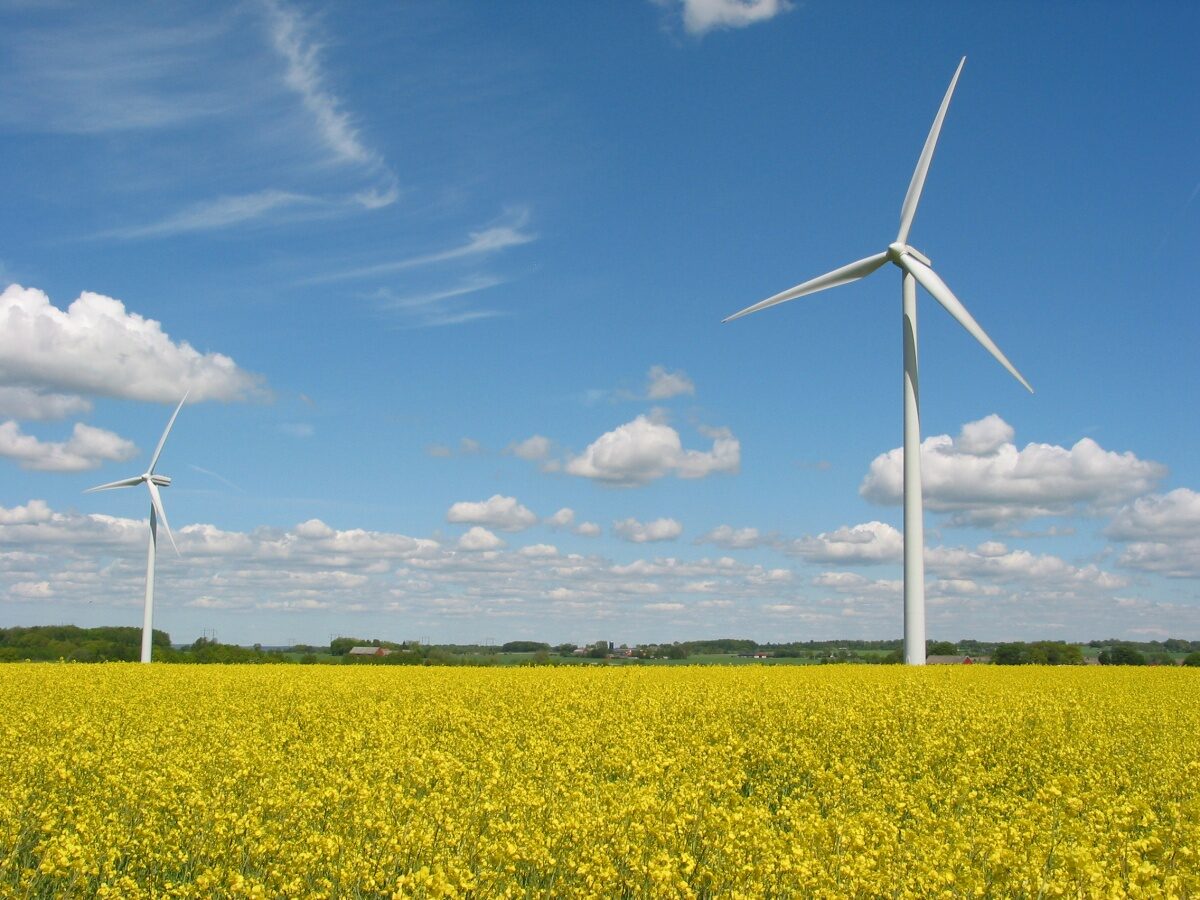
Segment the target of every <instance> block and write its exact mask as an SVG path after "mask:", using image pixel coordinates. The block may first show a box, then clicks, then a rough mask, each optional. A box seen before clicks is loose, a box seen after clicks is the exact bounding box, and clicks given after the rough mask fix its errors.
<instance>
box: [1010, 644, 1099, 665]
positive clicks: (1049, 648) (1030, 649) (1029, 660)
mask: <svg viewBox="0 0 1200 900" xmlns="http://www.w3.org/2000/svg"><path fill="white" fill-rule="evenodd" d="M992 662H993V663H994V664H996V665H998V666H1028V665H1034V666H1082V665H1083V651H1082V650H1080V649H1079V646H1078V645H1077V644H1068V643H1066V642H1064V641H1034V642H1033V643H1031V644H1026V643H1024V642H1021V641H1017V642H1014V643H1008V644H997V645H996V648H995V649H994V650H993V651H992Z"/></svg>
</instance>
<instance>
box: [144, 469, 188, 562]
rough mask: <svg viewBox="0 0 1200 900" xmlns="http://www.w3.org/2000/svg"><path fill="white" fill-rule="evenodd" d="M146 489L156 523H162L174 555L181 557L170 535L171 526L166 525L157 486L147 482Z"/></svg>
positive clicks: (172, 536)
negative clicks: (148, 491) (156, 519)
mask: <svg viewBox="0 0 1200 900" xmlns="http://www.w3.org/2000/svg"><path fill="white" fill-rule="evenodd" d="M146 487H148V488H150V503H151V505H152V506H153V507H154V514H155V515H156V516H158V521H159V522H161V523H162V527H163V529H164V530H165V531H166V532H167V537H168V538H170V539H171V546H172V547H174V548H175V555H176V556H182V555H183V554H182V553H180V552H179V545H178V544H176V543H175V536H174V535H172V534H171V526H170V525H168V524H167V514H166V512H165V511H164V510H163V505H162V496H161V495H160V494H159V493H158V485H157V484H155V483H154V482H153V481H147V482H146Z"/></svg>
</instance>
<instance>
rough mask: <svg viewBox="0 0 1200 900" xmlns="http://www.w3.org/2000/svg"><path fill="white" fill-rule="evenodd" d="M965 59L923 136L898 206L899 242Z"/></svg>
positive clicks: (909, 224)
mask: <svg viewBox="0 0 1200 900" xmlns="http://www.w3.org/2000/svg"><path fill="white" fill-rule="evenodd" d="M966 61H967V58H966V57H965V56H964V57H963V58H962V59H961V60H960V61H959V63H958V68H957V69H955V70H954V77H953V78H951V79H950V87H948V88H947V89H946V96H945V97H943V98H942V105H941V108H939V109H938V112H937V116H935V117H934V120H933V127H932V128H930V129H929V137H927V138H925V147H924V149H923V150H922V151H921V157H920V159H918V160H917V168H916V170H915V171H914V172H913V177H912V181H910V182H909V183H908V193H907V194H905V195H904V203H903V204H901V206H900V232H899V233H898V234H897V235H896V240H897V241H898V242H899V243H901V244H907V243H908V230H909V229H910V228H912V223H913V216H915V215H916V214H917V204H918V203H920V202H921V190H922V189H923V188H924V187H925V176H926V175H928V174H929V164H930V163H931V162H932V161H933V149H934V148H935V147H936V146H937V142H938V135H939V134H940V133H941V131H942V122H943V120H944V119H945V118H946V110H947V109H949V108H950V96H951V95H952V94H953V93H954V86H955V85H956V84H958V76H959V73H961V72H962V68H963V64H964V63H966Z"/></svg>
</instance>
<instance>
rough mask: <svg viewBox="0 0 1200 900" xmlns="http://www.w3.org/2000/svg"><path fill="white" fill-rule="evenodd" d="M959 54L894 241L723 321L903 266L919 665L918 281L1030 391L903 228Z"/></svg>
mask: <svg viewBox="0 0 1200 900" xmlns="http://www.w3.org/2000/svg"><path fill="white" fill-rule="evenodd" d="M966 61H967V58H966V57H965V56H964V57H963V58H962V60H961V61H960V62H959V64H958V68H957V69H956V70H955V71H954V77H953V78H952V79H950V87H949V88H947V89H946V96H945V97H944V98H943V99H942V105H941V108H940V109H938V113H937V116H936V117H935V118H934V120H933V127H932V128H930V129H929V137H928V138H926V139H925V148H924V149H923V150H922V151H921V157H920V159H918V160H917V168H916V171H914V172H913V177H912V181H911V182H909V185H908V193H907V194H905V195H904V204H903V205H902V206H901V207H900V231H899V233H898V234H897V235H896V240H895V241H893V242H892V243H891V244H889V245H888V248H887V249H886V250H884V251H883V252H882V253H876V254H875V255H874V256H868V257H867V258H866V259H860V260H858V262H852V263H850V264H849V265H846V266H842V267H841V268H840V269H834V270H833V271H832V272H829V273H828V274H825V275H822V276H820V277H819V278H813V279H812V280H811V281H806V282H804V283H803V284H798V285H796V286H795V287H794V288H791V289H789V290H786V291H784V292H783V293H780V294H776V295H775V296H773V297H768V298H767V299H766V300H763V301H761V302H760V303H755V304H754V305H753V306H748V307H746V308H745V309H743V310H742V311H741V312H738V313H734V314H733V315H732V316H730V317H729V318H727V319H725V320H724V321H726V322H730V321H733V320H734V319H738V318H741V317H742V316H746V315H749V314H750V313H753V312H758V311H759V310H760V309H766V308H767V307H769V306H775V305H776V304H779V303H785V302H787V301H788V300H795V299H796V298H797V297H803V296H805V295H806V294H815V293H816V292H817V291H823V290H825V289H827V288H832V287H837V286H839V285H842V284H849V283H850V282H852V281H857V280H858V279H860V278H863V277H865V276H867V275H870V274H871V273H872V272H874V271H875V270H876V269H878V268H879V267H880V266H882V265H883V264H884V263H886V262H890V263H893V264H895V265H896V266H899V267H900V269H901V271H902V272H903V276H902V285H901V298H902V301H903V315H904V661H905V662H906V663H908V664H909V665H915V666H919V665H924V664H925V560H924V550H925V534H924V520H923V516H922V510H921V421H920V401H919V396H918V384H919V381H918V378H917V287H916V285H917V282H920V284H921V286H922V287H923V288H925V290H927V291H928V292H929V293H930V294H932V295H933V299H935V300H937V302H938V303H940V304H942V306H943V307H945V309H946V312H948V313H950V315H952V316H953V317H954V318H955V320H957V322H958V323H959V324H960V325H962V327H963V328H965V329H966V330H967V331H968V332H970V334H971V335H972V336H973V337H974V338H975V340H977V341H979V343H981V344H983V346H984V348H985V349H986V350H987V351H988V352H989V353H990V354H992V356H994V357H995V358H996V359H997V361H999V363H1000V365H1002V366H1004V368H1006V369H1008V371H1009V372H1010V373H1012V376H1013V377H1014V378H1016V379H1017V381H1019V382H1021V384H1023V385H1024V386H1025V388H1026V389H1027V390H1028V391H1029V392H1030V393H1033V388H1032V387H1030V386H1029V382H1028V381H1026V380H1025V379H1024V378H1022V377H1021V373H1020V372H1018V371H1017V370H1016V369H1015V368H1014V367H1013V364H1012V363H1010V362H1009V361H1008V357H1006V356H1005V355H1004V354H1003V353H1001V352H1000V348H999V347H997V346H996V344H995V343H994V342H993V341H992V339H991V338H990V337H988V336H987V334H986V332H984V330H983V329H982V328H980V327H979V323H977V322H976V321H975V319H974V318H972V316H971V314H970V313H969V312H967V309H966V307H965V306H963V305H962V303H961V302H960V301H959V299H958V298H957V297H955V296H954V294H953V292H951V290H950V288H948V287H947V286H946V282H944V281H942V279H941V278H940V277H938V274H937V273H936V272H934V271H933V269H932V268H930V261H929V258H928V257H926V256H925V255H923V254H922V253H920V252H918V251H917V250H916V249H915V248H913V247H911V246H910V245H909V244H908V232H909V229H910V228H911V227H912V223H913V217H914V216H915V215H916V214H917V203H919V202H920V200H921V189H922V188H923V187H924V186H925V176H926V175H927V174H928V172H929V163H930V161H931V160H932V159H933V150H934V147H935V146H937V139H938V133H939V132H940V131H941V130H942V120H943V119H945V118H946V110H947V108H949V106H950V97H951V95H953V94H954V86H955V85H956V84H958V76H959V74H960V73H961V72H962V68H963V64H964V63H966Z"/></svg>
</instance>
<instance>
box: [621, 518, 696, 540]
mask: <svg viewBox="0 0 1200 900" xmlns="http://www.w3.org/2000/svg"><path fill="white" fill-rule="evenodd" d="M613 534H615V535H616V536H617V537H619V538H621V539H622V540H626V541H631V542H632V543H635V544H647V543H651V542H653V541H673V540H675V538H677V537H679V535H681V534H683V524H682V523H681V522H679V521H677V520H675V519H655V520H654V521H653V522H645V523H643V522H639V521H638V520H637V519H622V520H621V521H619V522H613Z"/></svg>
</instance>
